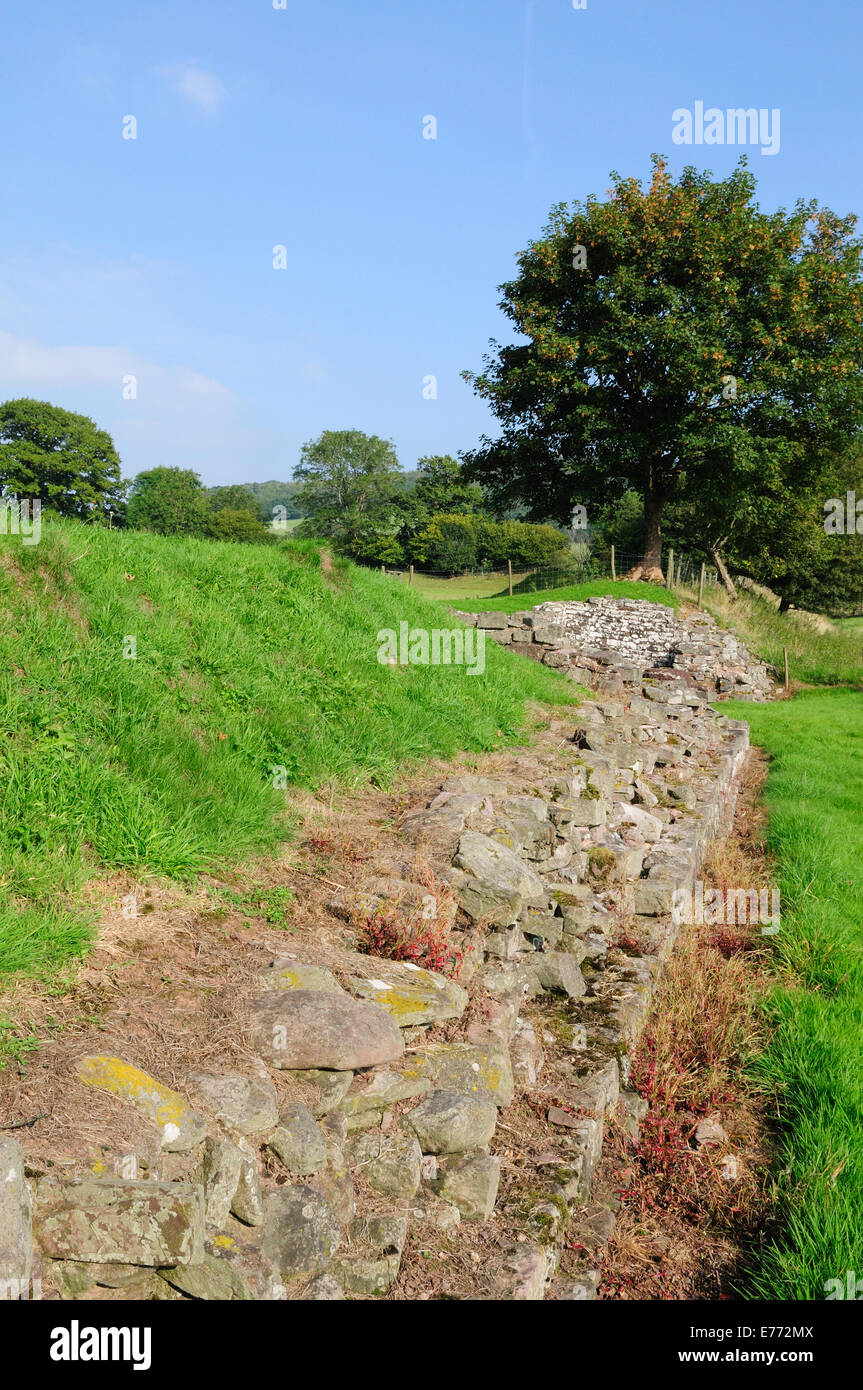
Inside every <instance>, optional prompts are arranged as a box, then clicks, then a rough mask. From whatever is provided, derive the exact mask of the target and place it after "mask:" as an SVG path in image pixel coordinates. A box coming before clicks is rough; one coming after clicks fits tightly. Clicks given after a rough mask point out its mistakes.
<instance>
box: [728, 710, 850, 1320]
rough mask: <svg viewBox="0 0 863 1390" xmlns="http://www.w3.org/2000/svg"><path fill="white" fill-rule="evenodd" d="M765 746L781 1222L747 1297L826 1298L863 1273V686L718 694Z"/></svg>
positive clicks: (769, 1082) (769, 1067)
mask: <svg viewBox="0 0 863 1390" xmlns="http://www.w3.org/2000/svg"><path fill="white" fill-rule="evenodd" d="M722 710H723V713H728V714H732V715H736V716H737V717H739V718H741V719H746V720H748V721H749V724H750V727H751V730H752V740H753V742H754V743H756V744H759V745H760V746H761V747H763V748H765V749H766V750H767V752H768V754H769V755H770V759H771V761H770V770H769V776H768V781H767V786H766V803H767V808H768V816H769V820H768V827H769V829H768V835H769V839H768V848H769V850H770V852H771V853H772V854H773V855H774V856H775V859H776V863H777V867H778V886H779V888H780V890H781V896H782V921H781V930H780V932H779V934H778V935H777V936H776V937H775V938H773V946H774V950H775V963H776V965H777V968H778V970H779V971H780V974H781V976H782V977H783V979H784V983H783V984H782V985H781V986H780V987H779V988H777V989H776V990H775V991H774V992H773V993H772V995H771V996H770V997H769V999H768V1003H767V1011H768V1016H769V1020H770V1023H771V1030H770V1043H769V1046H768V1048H767V1050H766V1052H765V1053H764V1054H763V1055H762V1056H761V1057H760V1058H759V1059H758V1060H757V1063H756V1065H755V1076H756V1079H757V1081H758V1083H759V1084H760V1085H762V1086H764V1087H766V1088H767V1089H768V1090H769V1092H770V1094H771V1096H772V1101H771V1106H770V1110H771V1112H772V1113H774V1114H775V1116H776V1117H777V1121H778V1126H779V1151H778V1154H777V1157H776V1199H777V1207H776V1213H777V1222H776V1228H775V1230H774V1231H773V1232H772V1233H770V1235H769V1239H768V1242H767V1244H766V1247H765V1248H764V1249H763V1250H762V1251H760V1252H759V1254H758V1256H757V1259H756V1261H755V1265H754V1268H753V1270H752V1274H751V1284H750V1287H749V1290H748V1292H749V1296H754V1297H759V1298H767V1299H823V1298H824V1297H825V1289H824V1285H825V1282H826V1281H827V1280H828V1279H832V1278H841V1279H843V1280H844V1278H845V1273H846V1271H847V1270H849V1269H855V1270H857V1272H858V1275H859V1274H860V1273H863V1144H861V1134H863V815H861V806H863V693H860V692H859V691H851V690H835V691H824V690H821V691H816V690H808V691H803V692H801V693H800V694H799V695H798V696H797V697H796V698H795V699H793V700H787V701H782V702H779V703H776V704H772V705H750V704H746V705H739V706H734V705H729V704H725V705H723V706H722Z"/></svg>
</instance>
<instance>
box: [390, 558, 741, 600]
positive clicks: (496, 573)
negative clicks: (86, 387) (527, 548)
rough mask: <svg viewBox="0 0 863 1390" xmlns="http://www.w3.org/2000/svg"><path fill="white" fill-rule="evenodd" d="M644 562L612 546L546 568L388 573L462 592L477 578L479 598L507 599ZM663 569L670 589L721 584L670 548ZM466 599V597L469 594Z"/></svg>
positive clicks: (708, 568) (621, 573) (617, 574)
mask: <svg viewBox="0 0 863 1390" xmlns="http://www.w3.org/2000/svg"><path fill="white" fill-rule="evenodd" d="M641 560H642V556H641V554H636V553H634V552H631V551H620V550H616V549H615V548H614V547H609V548H608V549H607V550H602V551H596V552H593V553H591V554H586V555H584V556H583V557H571V558H570V559H568V560H567V563H566V564H565V565H562V566H545V565H543V566H538V567H536V568H534V569H531V568H530V567H529V566H524V565H522V566H518V565H517V564H512V563H511V564H510V566H509V568H508V569H507V570H500V569H489V568H485V569H481V570H466V571H464V572H463V573H461V574H459V575H454V576H451V577H449V576H444V575H440V574H429V573H427V572H425V571H421V570H415V569H414V568H413V566H411V567H410V568H409V569H406V570H386V571H385V572H386V573H387V574H390V575H392V576H393V577H394V578H397V579H400V580H402V581H404V582H407V583H409V584H412V583H415V582H421V583H423V585H424V587H425V586H426V585H434V586H436V587H437V586H440V588H441V589H442V590H443V589H444V588H445V587H446V586H447V585H448V584H450V585H452V586H453V587H455V586H456V585H457V586H458V588H459V589H460V590H462V589H463V588H464V586H465V584H467V583H469V581H470V580H472V579H475V580H477V581H478V583H481V585H482V588H483V589H484V590H488V592H486V593H484V594H482V595H477V596H478V597H488V598H504V597H507V596H508V595H512V596H513V597H517V596H518V595H519V594H537V593H544V592H545V591H546V590H549V589H562V588H566V587H568V586H569V585H573V584H584V583H587V582H589V581H590V580H603V579H610V580H615V581H616V580H619V579H625V578H626V575H627V574H628V573H629V572H630V571H632V570H634V569H635V568H636V567H637V566H639V565H640V564H641ZM662 568H663V574H664V576H665V582H666V585H667V586H670V587H671V588H678V587H680V586H684V585H685V586H687V587H695V588H699V589H701V588H703V589H710V588H715V587H716V586H717V585H719V584H721V582H722V581H721V579H720V576H719V574H718V573H717V571H716V569H715V568H714V567H713V566H712V565H704V564H702V562H701V561H700V560H694V559H692V558H690V557H689V556H685V555H677V554H676V553H675V551H674V550H671V549H669V550H668V551H667V552H666V554H665V555H664V557H663V564H662ZM497 580H499V581H500V585H499V588H497V587H495V584H494V581H497ZM463 596H465V597H466V596H467V595H463Z"/></svg>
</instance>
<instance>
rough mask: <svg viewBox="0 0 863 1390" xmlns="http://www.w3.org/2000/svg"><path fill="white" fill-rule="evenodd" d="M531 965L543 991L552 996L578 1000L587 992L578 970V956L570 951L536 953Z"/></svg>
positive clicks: (582, 977)
mask: <svg viewBox="0 0 863 1390" xmlns="http://www.w3.org/2000/svg"><path fill="white" fill-rule="evenodd" d="M581 958H582V959H583V948H582V956H581ZM531 965H532V968H533V969H534V970H535V971H536V974H537V978H538V980H539V982H540V984H541V985H542V987H543V989H547V990H550V991H551V992H552V993H554V994H566V995H568V996H569V998H570V999H580V998H581V996H582V995H583V994H585V993H586V992H587V986H586V985H585V983H584V976H583V975H582V973H581V970H580V969H579V955H578V954H573V953H572V952H570V951H538V952H537V954H536V959H535V961H532V962H531Z"/></svg>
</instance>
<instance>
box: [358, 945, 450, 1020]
mask: <svg viewBox="0 0 863 1390" xmlns="http://www.w3.org/2000/svg"><path fill="white" fill-rule="evenodd" d="M349 984H350V989H351V993H352V994H355V995H357V996H358V997H359V998H360V999H365V1000H367V1001H369V1002H371V1003H373V1004H377V1005H378V1007H379V1008H381V1009H385V1010H386V1012H387V1013H388V1014H390V1015H391V1016H392V1017H393V1018H394V1019H395V1021H396V1023H398V1025H399V1027H400V1028H407V1027H409V1026H411V1025H412V1024H417V1023H434V1022H436V1021H438V1020H440V1019H445V1018H460V1017H461V1015H462V1014H463V1013H464V1011H465V1009H466V1008H467V1003H468V996H467V991H466V990H464V989H462V987H461V985H457V984H456V983H455V981H454V980H448V979H447V978H446V976H444V975H439V974H437V973H436V972H434V971H432V970H422V969H420V967H419V966H417V965H412V964H410V963H408V962H403V961H380V962H376V963H375V974H374V976H373V977H371V978H360V977H359V976H356V975H352V976H351V977H350V980H349Z"/></svg>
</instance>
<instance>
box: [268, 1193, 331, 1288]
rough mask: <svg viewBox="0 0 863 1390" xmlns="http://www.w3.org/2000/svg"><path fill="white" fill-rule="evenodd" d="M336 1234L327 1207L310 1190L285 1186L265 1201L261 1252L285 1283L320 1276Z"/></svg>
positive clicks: (326, 1204)
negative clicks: (270, 1261) (274, 1266)
mask: <svg viewBox="0 0 863 1390" xmlns="http://www.w3.org/2000/svg"><path fill="white" fill-rule="evenodd" d="M340 1234H341V1227H340V1224H339V1222H338V1221H337V1220H336V1217H335V1215H334V1214H333V1212H332V1210H331V1209H330V1207H329V1205H328V1203H327V1202H326V1201H325V1200H324V1198H323V1197H322V1196H321V1194H320V1193H319V1192H316V1191H315V1190H314V1188H312V1187H306V1186H304V1185H302V1184H299V1183H298V1184H296V1185H287V1186H285V1187H279V1188H277V1189H276V1191H275V1192H271V1193H270V1195H269V1197H268V1198H267V1201H266V1209H265V1217H264V1232H263V1242H262V1248H263V1250H264V1252H265V1253H266V1254H267V1255H268V1256H269V1257H270V1258H271V1259H272V1260H274V1261H275V1263H276V1264H277V1265H278V1268H279V1270H280V1272H281V1275H282V1278H283V1279H284V1280H286V1281H289V1280H292V1279H298V1278H302V1277H304V1276H305V1277H306V1278H308V1277H310V1276H312V1275H315V1274H322V1273H323V1271H324V1270H325V1269H326V1267H327V1265H328V1264H329V1262H330V1260H331V1258H332V1256H333V1255H334V1254H335V1251H336V1246H337V1245H338V1243H339V1236H340Z"/></svg>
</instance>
